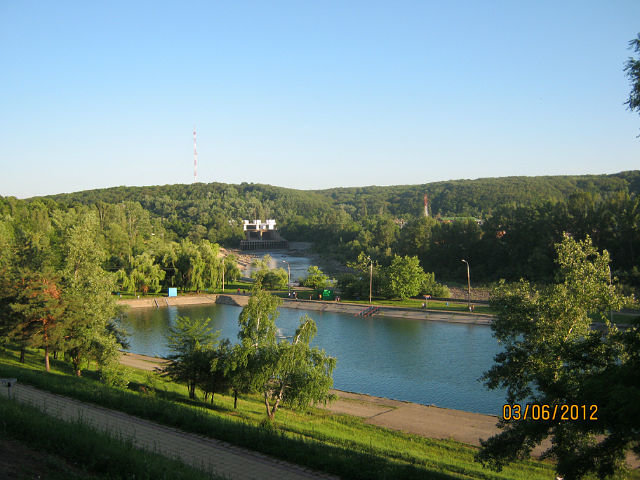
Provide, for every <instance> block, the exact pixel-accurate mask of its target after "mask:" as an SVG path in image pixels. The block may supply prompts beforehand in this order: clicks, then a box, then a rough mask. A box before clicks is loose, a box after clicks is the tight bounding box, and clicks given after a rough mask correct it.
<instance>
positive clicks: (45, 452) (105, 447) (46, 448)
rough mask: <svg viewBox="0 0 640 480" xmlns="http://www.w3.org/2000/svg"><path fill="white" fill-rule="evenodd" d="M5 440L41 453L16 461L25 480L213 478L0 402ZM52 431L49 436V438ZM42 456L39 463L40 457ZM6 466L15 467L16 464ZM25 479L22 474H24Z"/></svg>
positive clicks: (37, 412)
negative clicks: (40, 479)
mask: <svg viewBox="0 0 640 480" xmlns="http://www.w3.org/2000/svg"><path fill="white" fill-rule="evenodd" d="M0 418H1V419H2V421H1V422H0V432H1V434H2V439H3V440H7V439H12V440H14V442H15V441H17V442H18V443H17V444H16V445H17V448H19V449H20V451H21V450H22V448H20V446H21V445H23V446H26V447H27V448H31V449H33V450H35V451H36V452H37V453H36V454H34V455H27V457H31V458H28V460H29V461H28V462H27V459H25V458H22V459H18V460H14V461H15V463H14V464H13V468H14V469H15V471H14V473H18V472H22V476H20V477H19V478H41V475H44V476H43V477H42V478H48V479H65V480H69V479H71V480H73V479H82V478H96V479H101V478H136V479H149V480H151V479H153V480H159V479H185V480H187V479H188V480H191V479H194V480H199V479H203V480H205V479H208V478H220V477H211V476H209V475H206V474H204V473H201V472H199V471H198V470H195V469H194V468H191V467H189V466H187V465H185V464H183V463H182V462H179V461H176V460H172V459H169V458H165V457H163V456H161V455H158V454H155V453H151V452H147V451H144V450H140V449H136V448H134V447H133V446H132V444H131V442H129V441H125V440H123V439H119V438H114V437H110V436H108V435H106V434H104V433H102V432H99V431H96V430H95V429H93V428H92V427H89V426H87V425H85V424H82V423H79V422H76V423H67V422H64V421H62V420H58V419H57V418H54V417H50V416H48V415H44V414H42V413H41V411H40V410H38V409H36V408H34V407H31V406H27V405H22V404H18V403H16V402H13V401H10V400H8V399H7V398H6V397H0ZM43 432H46V434H43ZM35 457H38V458H35ZM5 462H9V463H10V464H11V463H12V460H11V459H5ZM18 474H19V473H18Z"/></svg>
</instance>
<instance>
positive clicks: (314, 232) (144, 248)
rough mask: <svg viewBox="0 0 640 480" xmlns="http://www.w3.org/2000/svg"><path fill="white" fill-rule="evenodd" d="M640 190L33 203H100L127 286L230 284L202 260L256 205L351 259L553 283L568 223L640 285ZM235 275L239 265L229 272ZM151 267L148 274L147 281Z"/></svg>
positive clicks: (267, 191)
mask: <svg viewBox="0 0 640 480" xmlns="http://www.w3.org/2000/svg"><path fill="white" fill-rule="evenodd" d="M430 189H431V190H430ZM639 190H640V172H638V171H633V172H623V173H620V174H615V175H598V176H582V177H580V176H573V177H571V176H564V177H562V176H561V177H531V178H529V177H510V178H501V179H481V180H474V181H471V180H465V181H462V180H461V181H452V182H439V183H437V184H426V185H416V186H396V187H365V188H351V189H331V190H324V191H314V192H306V191H298V190H292V189H285V188H279V187H272V186H268V185H254V184H241V185H225V184H218V183H213V184H195V185H166V186H158V187H117V188H111V189H103V190H93V191H86V192H78V193H74V194H64V195H58V196H53V197H48V198H43V199H34V200H28V201H27V203H36V204H41V205H44V206H45V207H46V208H47V209H48V210H50V211H67V210H82V209H91V210H94V211H96V212H97V214H98V217H99V219H100V226H101V231H102V232H103V237H104V245H105V248H106V249H107V251H108V254H109V256H108V263H109V264H108V265H107V268H108V269H109V270H110V271H119V270H122V272H121V274H120V277H119V279H120V280H119V281H120V285H121V287H122V288H123V289H128V290H130V291H131V290H135V291H136V292H137V291H140V289H141V288H149V289H151V291H152V290H154V289H156V288H158V285H160V286H161V288H166V287H167V286H177V287H179V288H185V289H198V288H209V287H211V286H213V285H214V284H216V281H217V283H218V284H220V280H221V276H222V275H221V267H220V266H218V267H216V266H215V265H211V264H209V265H205V266H204V267H203V266H202V262H204V263H205V264H206V262H207V259H208V258H213V257H212V256H211V255H212V254H211V249H215V248H216V247H215V246H214V244H216V243H217V244H220V245H227V246H233V247H237V246H238V243H239V240H240V239H241V238H242V227H241V222H242V219H245V218H252V217H254V216H255V217H257V218H266V217H275V218H276V219H277V221H278V224H279V226H280V228H281V231H282V233H283V235H284V236H285V237H287V238H288V239H289V240H292V241H296V240H302V241H305V240H306V241H313V242H314V246H315V248H316V249H317V250H318V251H320V252H321V253H323V254H327V255H331V256H332V257H334V258H337V259H338V260H341V261H342V262H344V263H346V262H354V261H356V260H357V257H358V255H359V254H360V253H361V252H362V253H364V254H365V255H366V256H370V257H371V258H373V259H374V260H375V261H376V262H377V263H378V264H380V265H382V266H385V267H388V266H390V265H391V263H392V262H393V259H394V257H395V256H396V255H398V256H401V257H404V256H410V257H413V256H417V257H418V259H419V261H420V265H421V266H422V268H423V270H425V271H427V272H434V273H435V275H436V278H437V279H438V280H441V281H458V282H463V281H464V280H465V277H466V271H465V268H466V267H465V265H463V264H462V263H461V262H460V259H462V258H464V259H466V260H468V261H469V264H470V265H471V269H472V275H473V278H474V279H475V280H477V281H481V282H493V281H497V280H499V279H501V278H504V279H506V280H513V281H515V280H518V279H519V278H527V279H529V280H532V281H538V282H549V281H551V280H552V279H553V276H554V272H555V270H554V262H553V258H554V251H553V245H554V244H555V243H557V242H559V241H561V239H562V235H563V233H564V232H565V231H566V232H569V233H571V234H572V235H574V236H575V237H576V238H584V236H585V235H587V234H589V235H590V236H591V238H592V239H593V242H594V244H595V245H596V246H597V247H598V248H600V249H607V250H608V251H609V252H610V254H611V258H612V269H613V274H614V275H615V276H617V277H618V278H619V279H620V280H621V281H623V282H624V283H626V284H629V285H632V286H634V287H635V288H638V286H640V272H639V271H638V266H637V263H638V252H640V229H639V228H638V225H639V223H640V207H639V203H640V197H639V196H638V191H639ZM425 191H427V192H430V194H429V197H430V212H429V213H430V216H429V218H425V217H424V215H423V207H422V196H423V194H424V192H425ZM22 203H24V202H23V201H19V200H16V199H13V198H3V199H0V212H1V213H2V214H3V215H4V216H5V217H6V216H11V215H12V212H13V211H14V210H16V209H20V208H22V207H20V206H19V205H20V204H22ZM472 215H473V216H472ZM449 217H455V218H453V219H451V218H449ZM206 242H209V244H210V246H208V245H206ZM166 245H171V247H167V246H166ZM145 252H147V253H148V255H144V253H145ZM136 257H138V258H136ZM150 260H153V264H156V265H159V267H160V270H162V271H164V272H165V273H164V275H165V276H164V278H160V277H161V276H162V275H163V273H162V272H160V271H158V270H157V269H156V270H154V269H153V267H152V263H151V262H150ZM178 264H180V266H181V268H180V266H178ZM232 264H233V262H231V261H229V262H228V265H226V266H225V269H230V268H231V265H232ZM216 270H217V271H218V273H217V274H216V273H215V272H214V271H216ZM187 271H190V272H192V274H187V273H185V272H187ZM200 272H205V273H203V274H202V275H200ZM233 275H234V273H233V272H231V271H230V272H228V276H227V278H233ZM144 276H146V277H149V281H148V282H143V281H141V280H136V279H140V278H142V277H144ZM216 276H217V278H218V279H217V280H216V279H215V277H216ZM145 283H149V285H145ZM202 285H206V286H204V287H202ZM124 287H126V288H124Z"/></svg>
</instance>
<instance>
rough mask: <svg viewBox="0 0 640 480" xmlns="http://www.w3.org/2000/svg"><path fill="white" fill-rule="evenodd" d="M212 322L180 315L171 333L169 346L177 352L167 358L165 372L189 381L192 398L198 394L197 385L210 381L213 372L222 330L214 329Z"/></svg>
mask: <svg viewBox="0 0 640 480" xmlns="http://www.w3.org/2000/svg"><path fill="white" fill-rule="evenodd" d="M210 321H211V320H210V319H209V318H207V319H197V318H194V319H191V318H189V317H178V319H177V320H176V324H175V325H174V326H172V327H171V328H170V329H169V335H168V336H167V340H168V343H169V349H170V350H171V351H172V352H173V353H172V354H171V355H169V356H168V357H167V358H168V360H169V363H168V364H167V366H166V367H164V375H167V376H169V377H171V379H173V380H174V381H176V382H181V383H185V384H186V385H187V391H188V392H189V398H191V399H194V398H195V397H196V386H198V385H199V384H206V382H207V379H208V378H209V377H210V373H211V366H212V365H211V362H212V360H213V359H214V355H213V353H214V348H215V346H216V344H217V343H218V340H217V338H218V335H219V334H220V332H215V333H214V332H213V331H212V330H211V327H210V326H209V322H210ZM205 391H206V390H205Z"/></svg>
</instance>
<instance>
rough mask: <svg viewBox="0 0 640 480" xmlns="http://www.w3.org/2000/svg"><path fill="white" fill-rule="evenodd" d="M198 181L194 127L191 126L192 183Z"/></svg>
mask: <svg viewBox="0 0 640 480" xmlns="http://www.w3.org/2000/svg"><path fill="white" fill-rule="evenodd" d="M197 182H198V148H197V147H196V127H193V183H197Z"/></svg>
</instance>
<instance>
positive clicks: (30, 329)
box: [11, 272, 65, 372]
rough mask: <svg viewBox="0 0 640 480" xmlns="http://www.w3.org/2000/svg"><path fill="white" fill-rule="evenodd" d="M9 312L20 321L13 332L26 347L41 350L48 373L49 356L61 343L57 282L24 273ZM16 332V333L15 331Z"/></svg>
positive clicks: (51, 276)
mask: <svg viewBox="0 0 640 480" xmlns="http://www.w3.org/2000/svg"><path fill="white" fill-rule="evenodd" d="M11 309H12V310H13V312H14V313H15V314H16V316H17V317H18V318H20V319H21V321H19V322H18V323H17V324H16V325H15V327H14V329H15V330H14V333H15V334H17V336H18V337H22V338H24V339H25V340H27V339H28V340H27V342H28V344H29V345H31V346H34V347H37V348H42V349H43V350H44V365H45V368H46V370H47V372H48V371H50V370H51V369H50V365H49V353H50V351H51V350H52V349H55V348H59V347H60V346H61V342H62V336H63V333H62V331H63V328H62V326H63V325H62V320H63V319H62V315H63V312H64V309H65V307H64V305H63V303H62V299H61V292H60V287H59V279H58V278H57V277H56V276H55V275H54V274H52V273H51V272H48V273H41V272H35V273H32V272H28V273H27V274H26V275H23V276H22V278H20V280H19V283H18V290H17V295H16V298H15V301H14V303H12V304H11ZM16 330H17V331H16Z"/></svg>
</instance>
